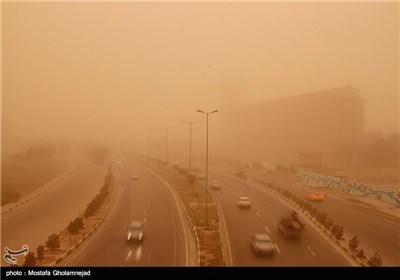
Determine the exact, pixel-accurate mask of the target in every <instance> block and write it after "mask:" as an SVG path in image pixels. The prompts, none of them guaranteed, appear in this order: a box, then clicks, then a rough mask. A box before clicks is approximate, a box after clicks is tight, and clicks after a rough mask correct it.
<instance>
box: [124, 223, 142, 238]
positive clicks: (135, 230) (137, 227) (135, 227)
mask: <svg viewBox="0 0 400 280" xmlns="http://www.w3.org/2000/svg"><path fill="white" fill-rule="evenodd" d="M143 238H144V229H143V223H142V222H141V221H133V222H132V223H131V225H130V226H129V229H128V232H127V234H126V240H127V241H129V242H141V241H143Z"/></svg>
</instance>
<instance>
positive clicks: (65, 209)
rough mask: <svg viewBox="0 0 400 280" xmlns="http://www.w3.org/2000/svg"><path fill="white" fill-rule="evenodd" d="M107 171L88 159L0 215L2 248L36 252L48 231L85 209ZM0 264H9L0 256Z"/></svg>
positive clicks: (66, 222)
mask: <svg viewBox="0 0 400 280" xmlns="http://www.w3.org/2000/svg"><path fill="white" fill-rule="evenodd" d="M106 173H107V168H106V166H100V167H98V166H94V165H93V164H91V163H89V162H88V161H87V162H85V163H84V164H80V165H79V166H76V167H74V168H73V169H72V170H71V171H70V172H69V173H68V176H66V177H65V178H63V179H62V180H60V181H59V182H57V183H56V184H55V185H53V186H52V187H51V188H50V189H49V190H47V191H46V192H44V193H43V194H42V195H40V196H38V197H37V198H35V199H33V200H31V201H30V202H28V203H26V204H23V205H21V206H20V207H18V208H15V209H13V210H11V211H9V212H6V213H3V214H2V215H1V248H2V250H4V247H8V248H10V249H12V250H18V249H21V247H22V245H24V244H26V245H28V246H29V249H30V250H31V251H34V252H36V248H37V246H38V245H39V244H42V243H44V242H45V241H46V240H47V238H48V237H49V235H50V234H53V233H58V232H59V231H60V230H62V229H63V228H64V227H65V226H67V225H68V224H69V222H70V221H71V220H72V219H74V218H76V217H77V216H78V215H79V213H80V212H81V211H82V210H84V209H85V207H86V205H87V204H88V202H89V201H90V200H91V199H92V198H93V197H94V196H95V195H96V194H97V192H98V191H99V189H100V187H101V186H102V183H103V181H104V177H105V175H106ZM2 265H6V266H8V265H9V264H7V263H6V262H5V261H4V259H3V258H2Z"/></svg>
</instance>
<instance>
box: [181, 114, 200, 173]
mask: <svg viewBox="0 0 400 280" xmlns="http://www.w3.org/2000/svg"><path fill="white" fill-rule="evenodd" d="M182 122H184V123H187V124H188V125H190V137H189V139H190V140H189V169H188V175H191V174H192V126H193V125H194V124H196V123H200V122H187V121H182Z"/></svg>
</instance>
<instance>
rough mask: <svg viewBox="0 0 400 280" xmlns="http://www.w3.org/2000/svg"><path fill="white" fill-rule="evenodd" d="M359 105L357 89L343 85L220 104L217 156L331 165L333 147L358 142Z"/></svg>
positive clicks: (361, 103) (361, 131)
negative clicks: (313, 159) (302, 159)
mask: <svg viewBox="0 0 400 280" xmlns="http://www.w3.org/2000/svg"><path fill="white" fill-rule="evenodd" d="M364 102H365V99H363V98H361V96H360V91H359V90H357V89H355V88H353V87H351V86H345V87H340V88H334V89H329V90H323V91H318V92H312V93H307V94H301V95H297V96H291V97H285V98H280V99H275V100H270V101H265V102H258V103H254V104H245V105H244V104H238V103H235V104H229V105H225V106H224V104H221V107H222V108H224V117H223V118H222V119H221V123H220V124H221V134H222V135H221V140H222V143H223V145H221V152H222V154H224V155H226V156H229V157H234V158H241V159H252V160H271V161H277V162H284V163H298V161H299V155H304V154H317V155H318V154H320V155H321V157H322V163H325V164H326V163H330V162H332V161H334V159H335V157H336V153H337V149H338V147H340V146H341V145H343V144H347V143H355V142H359V141H360V140H361V139H362V137H363V134H364ZM221 115H222V114H221ZM221 117H222V116H221Z"/></svg>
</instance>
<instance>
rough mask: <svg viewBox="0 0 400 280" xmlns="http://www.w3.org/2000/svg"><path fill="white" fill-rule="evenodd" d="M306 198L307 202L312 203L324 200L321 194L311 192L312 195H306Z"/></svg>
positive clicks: (323, 195)
mask: <svg viewBox="0 0 400 280" xmlns="http://www.w3.org/2000/svg"><path fill="white" fill-rule="evenodd" d="M306 198H307V199H308V200H309V201H314V202H322V201H324V200H325V198H326V196H325V194H323V193H319V192H312V193H308V194H307V195H306Z"/></svg>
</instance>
